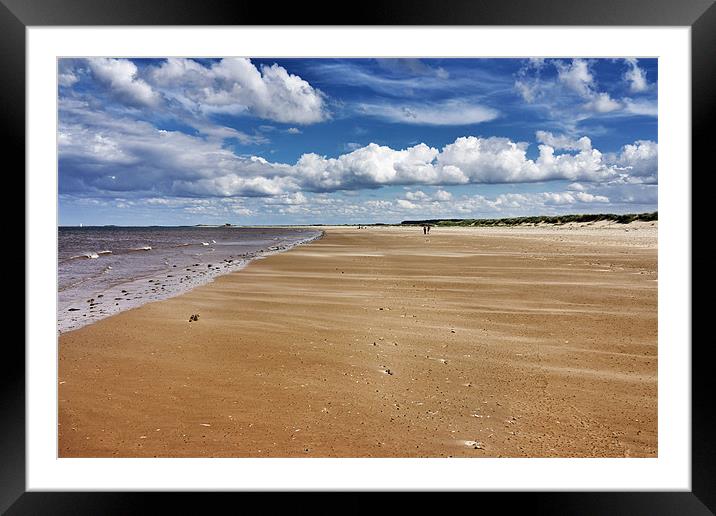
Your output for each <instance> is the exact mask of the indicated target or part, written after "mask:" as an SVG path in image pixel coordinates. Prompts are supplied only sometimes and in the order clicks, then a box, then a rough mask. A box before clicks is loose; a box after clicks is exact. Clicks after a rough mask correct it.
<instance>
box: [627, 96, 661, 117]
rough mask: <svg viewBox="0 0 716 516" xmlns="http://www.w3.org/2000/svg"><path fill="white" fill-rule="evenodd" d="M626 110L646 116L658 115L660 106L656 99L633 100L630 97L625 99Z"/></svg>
mask: <svg viewBox="0 0 716 516" xmlns="http://www.w3.org/2000/svg"><path fill="white" fill-rule="evenodd" d="M624 110H625V111H626V112H627V113H630V114H633V115H646V116H657V115H658V106H657V103H656V101H655V100H648V99H638V100H632V99H629V98H625V99H624Z"/></svg>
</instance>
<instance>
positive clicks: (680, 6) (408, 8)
mask: <svg viewBox="0 0 716 516" xmlns="http://www.w3.org/2000/svg"><path fill="white" fill-rule="evenodd" d="M338 7H339V6H338V4H337V3H328V2H325V3H322V2H312V3H310V4H306V3H300V2H292V3H285V4H283V5H281V6H280V7H277V6H276V5H274V4H272V3H267V2H248V1H239V2H232V3H224V2H219V1H215V0H202V1H201V2H195V1H190V0H173V1H167V0H165V1H160V0H154V1H149V0H125V1H123V2H121V3H119V2H117V1H116V0H55V1H53V0H41V1H40V0H0V63H1V64H2V67H1V68H0V69H1V70H2V81H0V107H1V108H2V117H1V118H0V120H2V124H1V129H0V137H1V138H2V140H0V141H2V142H3V144H4V145H3V146H4V148H5V149H6V156H5V157H6V163H7V157H8V154H9V155H11V156H12V157H14V158H16V159H17V161H15V163H16V164H15V170H17V171H19V170H24V164H25V101H26V99H25V60H26V54H25V29H26V28H27V27H28V26H82V25H100V26H101V25H144V26H153V25H156V26H167V25H193V26H198V25H204V26H207V25H272V26H275V25H316V24H326V25H508V26H509V25H511V26H519V25H531V26H535V25H551V26H559V25H576V26H604V25H621V26H689V27H691V45H692V55H691V59H692V63H691V70H692V156H693V159H692V163H693V165H692V170H696V169H700V168H701V167H703V168H704V170H703V172H704V175H708V174H709V173H711V168H712V165H711V162H712V159H710V158H711V157H710V156H709V154H710V152H711V147H712V144H711V142H710V131H709V128H710V126H711V124H712V121H713V120H714V114H716V110H715V109H714V106H715V105H716V95H714V94H713V93H712V92H713V91H716V6H715V5H714V1H713V0H688V1H685V0H681V1H675V0H674V1H668V0H651V1H650V0H628V1H627V0H622V1H619V0H601V1H599V2H591V1H586V0H579V1H576V0H478V1H474V0H473V1H470V0H451V1H443V2H437V1H431V2H429V1H425V0H418V1H413V2H409V1H407V0H386V1H383V2H380V3H378V2H374V1H368V0H365V1H363V2H360V4H354V5H351V6H344V8H343V9H341V10H339V9H338ZM349 7H352V9H351V8H349ZM319 13H320V14H319ZM341 13H343V14H341ZM48 116H49V115H48ZM707 160H708V161H707ZM707 163H708V164H709V165H711V166H709V167H708V168H707ZM7 170H9V169H7ZM15 173H16V172H15ZM683 173H684V174H688V173H689V172H688V171H684V172H683ZM691 174H692V176H691V177H692V184H693V178H694V175H693V172H692V173H691ZM703 180H705V178H704V177H699V189H698V190H694V189H692V192H693V193H697V192H698V191H701V192H704V191H705V190H706V189H704V187H703V185H704V183H703V182H702V181H703ZM23 188H24V186H23ZM700 195H705V194H703V193H702V194H700ZM706 202H707V204H708V201H706ZM696 205H697V202H696V198H695V197H693V196H692V206H696ZM692 213H693V212H692ZM697 220H698V219H697V217H695V216H694V215H692V221H693V222H694V223H695V222H696V221H697ZM25 231H27V228H26V229H25ZM692 235H693V233H692ZM693 241H694V240H693V239H692V242H693ZM702 245H704V244H702ZM691 253H692V275H693V266H694V265H696V264H697V263H699V262H698V261H697V260H696V259H695V258H694V256H695V255H693V245H692V249H691ZM31 273H32V271H29V270H27V269H25V277H26V278H27V275H28V274H31ZM701 288H704V289H705V287H701ZM696 310H697V306H696V304H695V303H692V314H693V313H694V311H696ZM692 332H693V315H692ZM692 340H693V346H692V347H691V356H692V456H691V464H692V473H691V480H692V490H691V491H690V492H659V491H653V492H639V493H637V492H619V493H616V492H612V493H605V492H589V493H576V492H568V493H565V492H559V493H544V492H539V493H538V492H534V493H469V494H466V495H467V496H470V497H471V500H470V502H469V504H470V506H472V507H475V508H477V505H475V503H476V502H475V500H474V497H477V499H478V500H479V505H480V506H483V507H488V505H487V503H488V501H489V502H493V501H494V502H497V503H498V504H500V506H502V507H503V510H507V511H510V512H511V511H512V510H515V509H518V510H520V509H521V511H526V510H529V511H530V512H536V513H559V514H563V513H567V514H571V513H577V514H649V515H656V514H694V515H696V514H712V513H714V511H716V488H715V487H716V476H715V475H714V469H715V467H714V465H715V464H716V460H715V458H716V440H715V439H714V431H713V428H714V427H715V425H716V422H715V421H714V419H715V417H714V411H713V410H712V409H711V405H712V401H711V399H710V397H711V393H712V392H714V390H715V389H714V374H713V373H712V372H711V362H710V361H709V360H708V353H709V347H710V339H705V340H701V341H699V340H697V339H692ZM683 345H684V346H688V345H691V343H690V342H684V343H683ZM4 347H5V349H4V354H3V358H2V359H0V364H2V365H0V373H1V375H0V378H1V381H2V391H1V392H0V400H1V401H0V421H1V422H2V424H1V425H0V511H3V512H4V511H7V514H45V513H50V514H83V513H92V514H120V513H121V514H129V513H142V512H148V511H150V510H151V506H152V505H151V503H150V502H155V503H156V502H158V503H159V504H161V507H162V508H163V510H165V511H170V510H172V509H175V511H176V512H180V513H188V512H195V510H197V509H199V508H201V511H202V512H207V510H211V509H210V508H211V507H212V506H214V504H216V503H224V502H225V501H226V499H227V497H229V496H234V494H226V493H224V494H217V493H214V494H206V493H205V494H199V495H197V496H195V497H191V498H190V497H188V496H187V494H183V493H182V494H180V493H174V494H171V493H161V494H159V493H154V494H152V493H126V492H112V493H76V492H72V493H69V492H65V493H59V492H26V489H25V478H26V466H25V430H26V428H25V425H26V421H25V353H24V349H23V347H21V345H20V342H19V339H12V338H9V339H8V340H6V342H5V346H4ZM244 496H246V497H253V496H249V495H247V494H244ZM351 496H352V497H353V498H354V499H355V501H353V502H350V503H344V504H343V505H342V506H343V507H345V508H346V510H340V511H337V512H358V511H361V508H363V509H366V510H372V509H371V508H374V509H377V508H378V507H376V506H374V505H373V504H374V502H367V501H364V499H363V498H362V497H358V496H357V494H353V495H351ZM197 497H198V500H197ZM267 498H268V500H267ZM405 498H407V497H404V502H401V507H402V508H405V506H404V503H408V504H416V503H417V504H420V505H424V503H425V502H424V498H423V497H422V496H420V495H418V496H411V497H410V500H405ZM283 499H284V497H282V496H277V497H265V496H264V497H262V499H261V504H264V508H263V510H266V509H267V508H271V506H272V505H273V504H274V503H277V502H278V503H283ZM256 501H258V500H256ZM451 501H452V502H453V503H456V502H460V497H457V498H455V497H453V498H452V500H451ZM247 503H248V502H247ZM265 504H268V505H265ZM311 505H313V504H311ZM246 507H248V505H246ZM447 508H448V506H447V505H443V506H442V509H443V510H445V509H447ZM237 510H238V507H237ZM334 510H335V509H334ZM476 510H477V509H476ZM318 512H322V511H321V510H320V509H319V510H318ZM361 512H362V511H361Z"/></svg>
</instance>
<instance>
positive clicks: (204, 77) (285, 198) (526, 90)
mask: <svg viewBox="0 0 716 516" xmlns="http://www.w3.org/2000/svg"><path fill="white" fill-rule="evenodd" d="M665 77H667V76H666V75H665ZM57 84H58V91H57V106H58V112H57V120H58V132H57V155H58V158H57V179H58V192H57V201H58V210H57V215H58V227H57V291H56V294H57V304H56V306H57V318H56V320H57V348H56V353H57V364H58V366H57V456H58V457H59V458H135V457H136V458H474V459H479V458H590V457H595V458H657V457H658V456H659V446H658V437H659V436H658V432H657V429H658V417H657V414H658V410H657V409H658V397H657V390H658V389H657V387H658V375H657V371H658V345H657V344H658V304H657V299H658V263H657V262H658V260H657V256H658V245H657V242H658V225H659V223H658V142H657V140H658V110H657V104H658V103H657V100H658V99H657V90H658V60H657V59H655V58H645V57H639V56H637V57H629V56H625V57H619V58H615V57H604V58H582V57H579V56H575V57H561V58H542V57H519V58H518V57H515V58H450V57H444V58H436V57H430V58H424V59H418V58H412V57H411V58H403V57H394V58H384V57H381V58H341V57H336V58H285V57H276V58H267V57H261V58H254V57H225V56H224V57H222V56H217V57H211V58H209V57H164V58H151V59H150V58H130V57H114V56H107V57H90V58H80V57H72V58H61V59H58V60H57ZM662 116H663V114H662ZM666 190H668V188H665V191H666ZM53 195H54V194H53ZM664 210H667V207H666V205H665V206H664ZM667 211H668V210H667ZM665 213H667V212H665ZM665 220H668V217H667V219H665ZM52 228H53V229H54V224H53V225H52Z"/></svg>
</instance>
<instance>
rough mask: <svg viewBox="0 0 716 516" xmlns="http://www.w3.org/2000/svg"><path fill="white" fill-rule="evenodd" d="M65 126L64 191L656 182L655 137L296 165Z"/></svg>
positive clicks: (546, 137) (545, 139)
mask: <svg viewBox="0 0 716 516" xmlns="http://www.w3.org/2000/svg"><path fill="white" fill-rule="evenodd" d="M61 109H62V110H63V111H62V113H63V115H62V116H61V122H60V127H59V135H58V139H59V152H60V167H61V170H62V174H61V176H60V179H61V182H60V189H61V191H63V192H71V191H111V192H121V191H138V192H147V193H153V194H154V196H156V195H159V194H164V195H176V196H190V197H191V196H193V197H200V196H217V197H232V196H236V197H252V196H281V195H284V194H295V193H298V192H333V191H338V190H343V191H350V190H353V191H355V190H361V189H375V188H380V187H382V186H389V185H402V186H410V185H433V186H440V185H461V184H470V183H472V184H480V183H482V184H494V183H523V182H537V181H550V180H557V179H563V180H564V179H566V180H570V181H586V182H609V181H620V182H622V183H627V182H632V183H638V182H641V183H654V182H656V178H657V144H656V143H655V142H651V141H641V140H640V141H637V142H634V143H633V144H629V145H626V146H624V147H623V148H622V149H621V150H620V151H619V152H617V153H610V154H607V155H603V154H602V153H601V152H600V151H599V150H598V149H594V148H592V145H591V141H590V140H589V138H586V137H582V138H578V139H573V138H569V137H567V136H564V135H554V134H552V133H549V132H542V131H541V132H539V133H538V135H537V139H538V141H539V142H541V143H540V144H539V145H538V151H539V152H538V155H537V157H536V158H529V157H528V154H527V153H528V149H529V144H528V143H526V142H514V141H512V140H510V139H507V138H499V137H488V138H484V137H475V136H467V137H460V138H457V139H456V140H455V141H454V142H452V143H450V144H447V145H445V146H444V147H443V148H442V149H438V148H434V147H430V146H429V145H426V144H424V143H420V144H417V145H413V146H410V147H407V148H405V149H393V148H391V147H388V146H382V145H377V144H375V143H370V144H368V145H366V146H364V147H360V148H358V149H355V150H353V151H351V152H347V153H345V154H342V155H339V156H337V157H335V158H332V157H326V156H321V155H318V154H315V153H306V154H303V155H302V156H301V157H300V158H299V159H298V160H297V161H296V162H295V163H293V164H287V163H276V162H271V161H269V160H267V159H265V158H263V157H260V156H244V155H239V154H236V153H235V152H234V151H233V150H231V149H229V148H227V147H225V146H224V145H223V144H222V141H221V139H212V138H206V137H201V136H193V135H189V134H186V133H183V132H180V131H167V130H160V129H157V128H155V127H154V126H153V125H151V124H150V123H148V122H143V121H137V120H132V119H128V118H118V117H116V116H110V115H107V114H104V113H97V112H93V111H91V110H89V109H84V108H83V105H82V104H81V103H78V102H64V103H63V104H62V105H61ZM428 198H430V200H431V201H434V202H440V201H446V200H450V194H449V192H446V191H444V190H443V191H437V192H436V193H435V194H433V195H429V194H427V193H425V192H424V191H422V190H416V191H412V192H410V193H409V194H408V195H406V199H405V200H407V201H410V202H413V201H421V200H427V199H428Z"/></svg>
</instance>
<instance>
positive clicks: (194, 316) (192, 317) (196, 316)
mask: <svg viewBox="0 0 716 516" xmlns="http://www.w3.org/2000/svg"><path fill="white" fill-rule="evenodd" d="M198 320H199V314H191V315H190V316H189V322H193V321H198Z"/></svg>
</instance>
